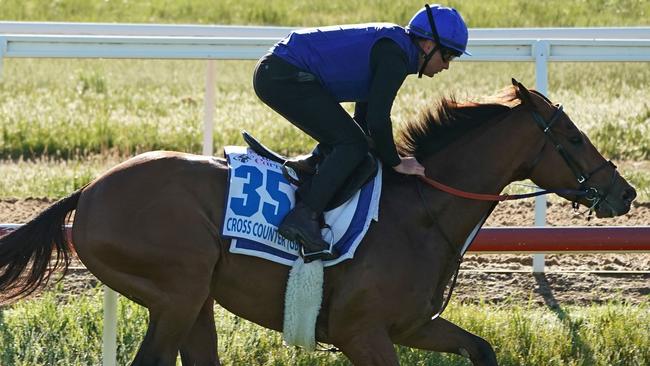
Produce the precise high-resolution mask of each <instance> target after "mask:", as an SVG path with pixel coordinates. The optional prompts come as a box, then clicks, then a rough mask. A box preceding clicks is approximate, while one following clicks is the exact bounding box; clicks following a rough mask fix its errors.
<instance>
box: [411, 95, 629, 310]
mask: <svg viewBox="0 0 650 366" xmlns="http://www.w3.org/2000/svg"><path fill="white" fill-rule="evenodd" d="M532 113H533V119H534V120H535V123H536V124H537V125H538V126H539V127H540V129H541V130H542V132H543V133H544V136H545V137H546V138H547V142H548V141H550V142H551V143H552V144H553V146H554V147H555V150H556V151H557V152H558V153H559V154H560V156H561V157H562V159H563V160H564V161H565V163H566V164H567V166H568V167H569V169H570V170H571V172H572V173H573V175H574V176H575V177H576V180H577V182H578V184H579V185H580V189H577V190H576V189H549V190H542V191H538V192H533V193H525V194H514V195H508V194H501V195H493V194H483V193H473V192H466V191H463V190H460V189H456V188H453V187H450V186H448V185H446V184H443V183H440V182H438V181H436V180H434V179H431V178H428V177H426V176H418V178H419V179H420V181H422V182H424V183H426V184H427V185H429V186H431V187H433V188H435V189H438V190H440V191H443V192H446V193H449V194H451V195H454V196H457V197H461V198H466V199H471V200H477V201H492V202H494V204H493V205H492V206H491V208H490V210H489V211H488V213H487V214H486V215H485V216H484V217H483V219H481V221H480V222H479V223H478V224H477V226H476V227H475V228H474V230H473V231H472V233H471V234H470V235H469V237H468V238H467V240H466V242H465V245H464V246H463V248H462V249H461V250H460V251H459V252H458V253H457V254H456V262H457V267H456V271H455V272H454V274H453V277H452V279H451V285H450V287H449V292H448V293H447V296H446V298H445V300H444V302H443V303H442V306H441V307H440V309H439V310H438V311H437V312H436V314H435V315H433V317H432V319H435V318H437V317H438V316H440V314H442V312H443V311H445V309H446V308H447V305H448V304H449V300H450V299H451V295H452V293H453V292H454V287H456V280H457V279H458V272H459V271H460V265H461V263H462V262H463V257H464V256H465V253H466V252H467V250H468V249H469V246H470V245H471V244H472V242H473V241H474V238H475V237H476V234H477V233H478V231H479V229H480V228H481V227H482V226H483V224H484V223H485V221H486V220H487V218H488V216H489V215H490V214H491V213H492V211H493V210H494V208H495V207H496V205H497V203H498V202H501V201H510V200H518V199H523V198H530V197H536V196H541V195H546V194H550V193H555V194H559V195H573V196H575V197H576V199H575V200H574V201H573V207H574V208H576V209H577V206H578V205H579V203H578V201H577V199H578V198H579V197H585V199H586V200H588V201H590V202H591V207H589V214H590V215H591V212H592V211H593V210H594V209H595V208H597V207H598V205H599V204H600V203H601V202H603V201H607V196H608V195H609V191H610V189H611V187H612V186H613V185H614V182H615V179H616V176H617V174H618V171H617V168H616V165H614V163H612V162H611V161H609V160H608V161H605V162H604V163H602V164H601V165H599V166H598V167H597V168H596V169H594V170H593V171H591V172H590V173H586V174H585V173H583V172H582V169H580V168H579V165H578V164H577V163H576V160H575V159H574V158H573V157H572V156H571V155H570V154H569V153H568V152H567V151H566V150H565V149H564V147H563V146H562V145H561V144H560V143H559V142H558V141H557V139H556V138H555V135H553V132H552V131H551V127H552V125H553V123H555V121H557V120H558V118H559V117H560V116H561V114H562V113H563V112H562V105H561V104H558V105H556V109H555V112H554V113H553V116H552V117H551V119H550V121H549V122H546V121H545V120H544V118H543V117H542V116H541V115H539V113H537V112H535V111H533V112H532ZM544 146H546V144H544ZM543 151H544V148H542V150H541V151H540V153H539V155H540V156H538V157H537V158H536V159H535V163H534V164H533V165H536V164H537V162H539V160H540V157H541V154H542V152H543ZM607 166H610V167H612V168H613V170H614V173H613V174H612V178H611V181H610V184H609V185H608V187H607V188H606V189H605V190H604V192H602V193H601V192H600V191H599V190H598V189H597V188H595V187H588V186H587V185H586V182H587V181H588V180H589V179H590V178H591V177H593V176H594V175H595V174H596V173H597V172H598V171H600V170H601V169H603V168H605V167H607ZM417 182H418V181H416V186H417V189H418V194H419V195H420V198H421V199H422V203H423V204H424V208H425V210H426V212H427V215H428V216H429V218H430V219H431V220H432V222H437V220H436V218H435V216H434V215H433V213H432V212H431V211H429V208H428V207H427V205H426V200H425V198H424V193H423V192H422V187H421V185H420V184H417ZM438 230H440V232H441V234H442V235H443V236H444V232H443V231H442V228H440V227H438ZM445 237H446V236H445ZM447 244H448V245H449V246H450V247H452V251H453V243H451V241H449V240H447ZM448 281H449V280H448ZM445 287H446V286H445ZM443 291H444V289H443Z"/></svg>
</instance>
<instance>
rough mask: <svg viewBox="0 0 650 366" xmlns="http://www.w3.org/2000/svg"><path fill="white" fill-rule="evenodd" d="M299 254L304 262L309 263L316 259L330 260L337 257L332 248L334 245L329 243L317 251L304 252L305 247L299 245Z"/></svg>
mask: <svg viewBox="0 0 650 366" xmlns="http://www.w3.org/2000/svg"><path fill="white" fill-rule="evenodd" d="M300 256H301V257H302V258H303V260H304V261H305V263H309V262H312V261H316V260H319V259H320V260H323V261H327V260H332V259H336V258H338V254H337V253H336V251H335V250H334V245H332V244H330V246H329V247H328V248H325V249H323V250H320V251H318V252H311V253H305V247H304V246H303V245H300Z"/></svg>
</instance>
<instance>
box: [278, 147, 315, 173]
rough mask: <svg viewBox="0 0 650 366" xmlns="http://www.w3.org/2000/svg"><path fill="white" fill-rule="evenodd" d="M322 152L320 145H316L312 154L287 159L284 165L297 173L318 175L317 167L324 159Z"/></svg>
mask: <svg viewBox="0 0 650 366" xmlns="http://www.w3.org/2000/svg"><path fill="white" fill-rule="evenodd" d="M321 150H322V149H321V148H320V144H319V145H316V147H315V148H314V150H312V152H311V153H309V154H305V155H300V156H296V157H294V158H290V159H287V161H286V162H285V163H284V165H286V166H288V167H289V168H291V169H293V170H295V171H296V172H300V173H306V174H308V175H313V174H315V173H316V166H317V165H318V163H320V161H321V160H322V158H323V152H322V151H321Z"/></svg>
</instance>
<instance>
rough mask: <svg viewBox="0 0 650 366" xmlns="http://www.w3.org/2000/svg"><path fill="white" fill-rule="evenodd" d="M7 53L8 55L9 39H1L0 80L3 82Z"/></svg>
mask: <svg viewBox="0 0 650 366" xmlns="http://www.w3.org/2000/svg"><path fill="white" fill-rule="evenodd" d="M5 53H7V39H6V38H5V37H0V80H2V63H3V60H4V56H5Z"/></svg>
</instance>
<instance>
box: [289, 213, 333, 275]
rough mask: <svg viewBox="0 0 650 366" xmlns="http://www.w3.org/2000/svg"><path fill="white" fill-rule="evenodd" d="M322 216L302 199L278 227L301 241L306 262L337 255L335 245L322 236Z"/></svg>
mask: <svg viewBox="0 0 650 366" xmlns="http://www.w3.org/2000/svg"><path fill="white" fill-rule="evenodd" d="M320 216H321V215H319V214H318V213H316V212H315V211H314V210H312V209H311V208H309V207H308V206H307V205H305V204H304V203H303V202H302V201H301V202H298V203H297V204H296V207H294V209H293V210H291V211H290V212H289V213H288V214H287V216H286V217H285V218H284V220H283V221H282V223H281V224H280V226H279V227H278V232H279V233H280V235H282V236H284V237H285V238H287V239H289V240H294V241H297V242H298V243H300V245H301V246H302V254H303V257H304V260H305V263H308V262H311V261H314V260H317V259H322V260H330V259H335V258H336V257H337V255H336V253H334V249H333V247H331V246H330V244H329V243H328V242H326V241H325V240H323V237H322V236H321V233H320Z"/></svg>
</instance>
